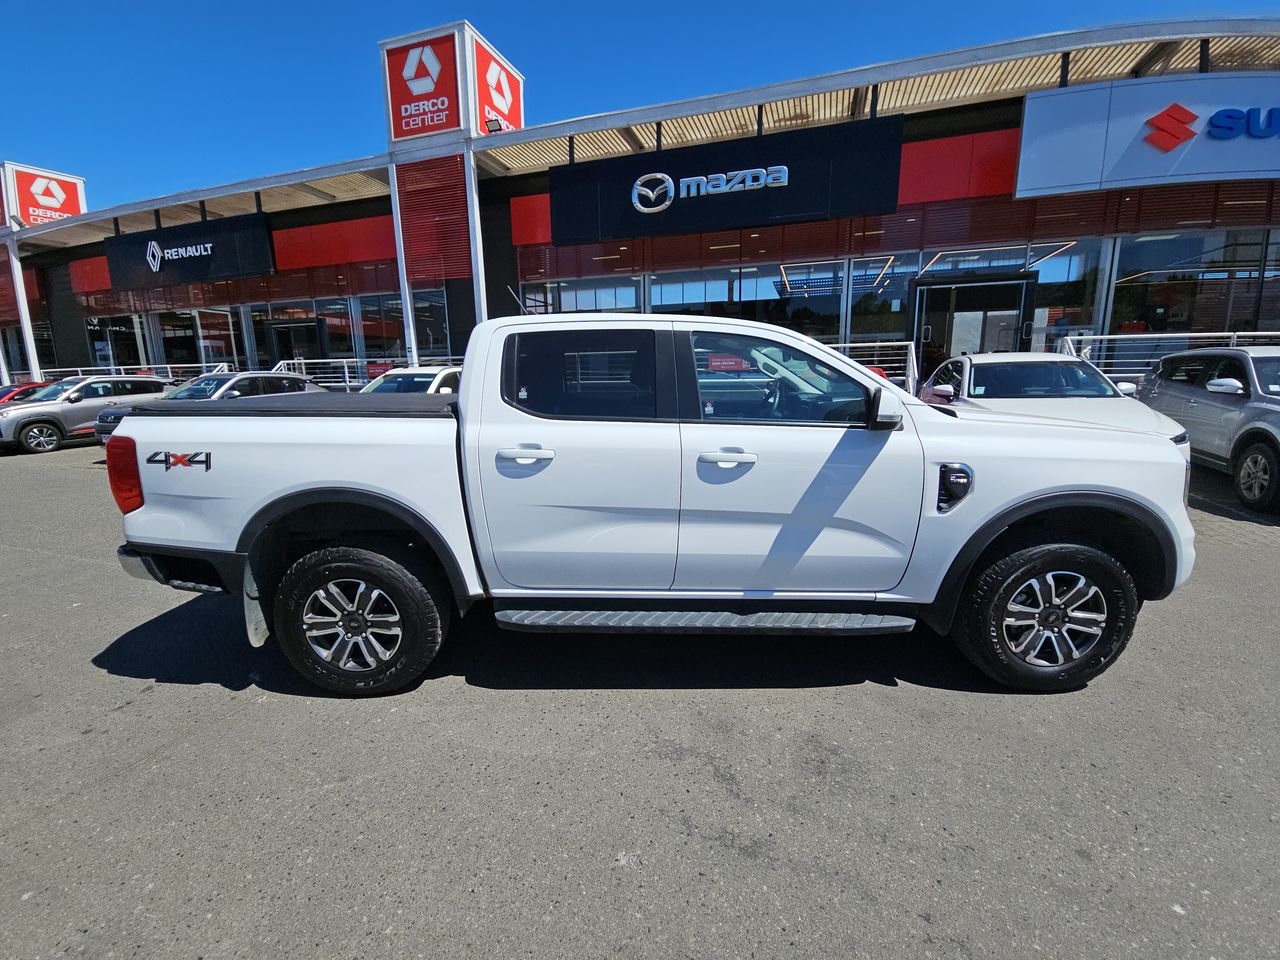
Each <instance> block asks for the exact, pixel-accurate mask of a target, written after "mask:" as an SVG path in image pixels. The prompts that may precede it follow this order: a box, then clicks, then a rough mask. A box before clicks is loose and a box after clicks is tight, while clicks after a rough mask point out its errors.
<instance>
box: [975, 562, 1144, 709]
mask: <svg viewBox="0 0 1280 960" xmlns="http://www.w3.org/2000/svg"><path fill="white" fill-rule="evenodd" d="M980 566H981V569H977V570H975V572H974V576H973V578H972V579H971V580H970V581H969V589H968V591H967V593H966V596H965V598H964V599H963V601H962V602H961V608H960V610H959V611H958V612H957V614H958V615H957V618H956V628H955V630H954V631H953V633H952V637H953V639H954V640H955V641H956V643H957V645H958V646H959V647H960V649H961V651H963V653H964V654H965V656H967V657H968V658H969V659H970V660H971V661H973V663H974V665H975V666H977V667H978V668H979V669H980V670H982V671H983V672H984V673H986V674H987V675H988V676H989V677H991V678H992V679H993V680H996V681H998V682H999V683H1002V684H1004V685H1005V686H1008V687H1013V688H1014V689H1017V690H1034V691H1044V692H1050V691H1058V690H1071V689H1074V688H1076V687H1080V686H1083V685H1084V684H1085V683H1087V682H1088V681H1090V680H1092V679H1093V678H1094V677H1096V676H1098V675H1099V674H1100V673H1102V672H1103V671H1104V670H1106V669H1107V668H1108V667H1109V666H1111V664H1112V663H1114V662H1115V660H1116V658H1117V657H1119V656H1120V653H1121V652H1122V651H1123V650H1124V648H1125V645H1126V644H1127V643H1128V642H1129V637H1130V636H1131V635H1132V633H1133V625H1134V619H1135V618H1136V616H1137V613H1138V608H1139V601H1138V593H1137V588H1136V587H1135V586H1134V583H1133V578H1132V577H1131V576H1130V575H1129V572H1128V571H1127V570H1126V569H1125V568H1124V567H1123V566H1122V565H1121V564H1120V562H1119V561H1118V560H1116V559H1115V558H1114V557H1112V556H1111V555H1110V554H1108V553H1105V552H1103V551H1102V550H1099V549H1097V548H1096V547H1091V546H1086V545H1084V544H1078V543H1048V544H1041V545H1037V546H1030V547H1025V548H1023V549H1019V550H1014V551H1013V552H1011V553H1009V554H1008V555H1006V556H1004V557H1002V558H1000V557H997V558H994V559H991V560H990V561H985V560H984V561H983V562H982V564H981V565H980Z"/></svg>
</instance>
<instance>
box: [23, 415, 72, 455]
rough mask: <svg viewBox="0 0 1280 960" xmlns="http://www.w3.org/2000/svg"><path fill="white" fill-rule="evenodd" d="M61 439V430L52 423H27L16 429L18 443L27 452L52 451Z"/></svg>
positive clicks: (60, 444) (59, 444)
mask: <svg viewBox="0 0 1280 960" xmlns="http://www.w3.org/2000/svg"><path fill="white" fill-rule="evenodd" d="M62 441H63V436H62V431H61V430H59V429H58V428H57V427H56V426H54V425H53V424H52V423H44V422H40V423H29V424H27V425H26V426H25V427H23V428H22V429H20V430H19V431H18V443H20V444H21V445H22V449H23V450H24V451H26V452H27V453H53V451H55V450H57V449H58V448H59V447H61V446H62Z"/></svg>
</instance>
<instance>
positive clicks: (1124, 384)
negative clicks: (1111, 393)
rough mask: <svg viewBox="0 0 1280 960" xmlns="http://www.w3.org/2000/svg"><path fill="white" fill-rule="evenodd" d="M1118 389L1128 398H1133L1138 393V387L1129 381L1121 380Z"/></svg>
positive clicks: (1117, 385)
mask: <svg viewBox="0 0 1280 960" xmlns="http://www.w3.org/2000/svg"><path fill="white" fill-rule="evenodd" d="M1116 389H1117V390H1119V391H1120V392H1121V393H1123V394H1124V395H1125V396H1126V397H1132V396H1133V395H1134V394H1135V393H1137V392H1138V385H1137V384H1136V383H1130V382H1129V381H1128V380H1121V381H1120V382H1119V383H1117V384H1116Z"/></svg>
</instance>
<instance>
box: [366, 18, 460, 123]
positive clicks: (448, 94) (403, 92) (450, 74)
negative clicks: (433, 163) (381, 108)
mask: <svg viewBox="0 0 1280 960" xmlns="http://www.w3.org/2000/svg"><path fill="white" fill-rule="evenodd" d="M383 67H384V69H385V70H386V81H387V107H388V109H389V110H390V117H389V119H390V122H391V139H392V140H407V139H409V138H410V137H421V136H423V135H424V134H428V133H440V132H442V131H445V130H456V129H458V127H460V126H461V125H462V109H461V106H460V104H459V102H458V57H457V47H456V46H455V43H454V34H452V33H450V34H446V35H445V36H442V37H432V38H431V39H429V40H415V41H414V42H412V43H406V44H404V45H403V46H399V47H389V48H388V49H386V50H384V51H383Z"/></svg>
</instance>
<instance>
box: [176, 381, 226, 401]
mask: <svg viewBox="0 0 1280 960" xmlns="http://www.w3.org/2000/svg"><path fill="white" fill-rule="evenodd" d="M230 379H231V378H230V377H196V378H195V379H194V380H188V381H187V382H186V383H184V384H182V386H180V387H178V388H177V389H176V390H170V391H169V392H168V393H166V394H165V395H164V399H166V400H208V399H209V398H210V397H212V396H213V395H214V394H215V393H217V392H218V388H219V387H221V386H222V385H223V384H225V383H226V382H227V381H228V380H230Z"/></svg>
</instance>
